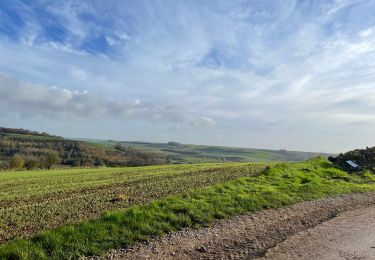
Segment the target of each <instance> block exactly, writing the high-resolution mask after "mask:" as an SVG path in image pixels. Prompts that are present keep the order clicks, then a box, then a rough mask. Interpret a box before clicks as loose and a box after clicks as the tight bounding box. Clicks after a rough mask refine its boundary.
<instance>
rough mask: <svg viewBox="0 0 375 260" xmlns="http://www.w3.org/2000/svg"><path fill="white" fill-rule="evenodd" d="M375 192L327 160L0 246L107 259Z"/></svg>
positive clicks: (20, 255)
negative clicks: (169, 235)
mask: <svg viewBox="0 0 375 260" xmlns="http://www.w3.org/2000/svg"><path fill="white" fill-rule="evenodd" d="M365 191H375V185H374V179H373V178H372V177H371V176H370V175H367V174H365V175H363V176H355V175H348V174H347V173H345V172H342V171H340V170H338V169H335V168H333V167H332V165H331V164H330V163H329V162H328V161H326V160H324V159H314V160H310V161H308V162H304V163H283V164H277V165H274V166H271V167H270V168H268V169H267V170H265V171H264V173H263V174H262V175H261V176H258V177H243V178H239V179H236V180H233V181H228V182H225V183H222V184H218V185H214V186H211V187H207V188H203V189H196V190H194V191H191V192H187V193H183V194H180V195H176V196H172V197H169V198H167V199H163V200H157V201H154V202H151V203H149V204H146V205H142V206H132V207H130V208H127V209H123V210H116V211H111V212H107V213H105V214H104V215H102V217H100V218H99V219H95V220H90V221H85V222H83V223H80V224H76V225H67V226H62V227H60V228H57V229H54V230H51V231H45V232H43V233H41V234H39V235H36V236H34V237H31V238H29V239H18V240H13V241H10V242H8V243H6V244H3V245H1V246H0V258H5V259H35V258H38V259H68V258H78V257H80V256H83V255H101V254H103V253H105V252H106V251H107V250H109V249H112V248H121V247H127V246H129V245H133V244H135V243H136V242H139V241H144V240H147V239H149V238H150V237H152V236H160V235H163V234H165V233H166V232H169V231H173V230H178V229H181V228H185V227H199V226H202V225H207V224H208V223H210V222H212V221H213V220H215V219H219V218H225V217H229V216H232V215H235V214H242V213H246V212H251V211H256V210H260V209H265V208H276V207H282V206H286V205H290V204H292V203H296V202H299V201H304V200H312V199H318V198H322V197H326V196H334V195H339V194H343V193H351V192H365Z"/></svg>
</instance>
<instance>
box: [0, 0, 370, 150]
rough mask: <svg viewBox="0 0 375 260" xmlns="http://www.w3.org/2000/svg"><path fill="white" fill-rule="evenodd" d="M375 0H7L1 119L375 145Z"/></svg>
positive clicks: (168, 136) (1, 32) (151, 137)
mask: <svg viewBox="0 0 375 260" xmlns="http://www.w3.org/2000/svg"><path fill="white" fill-rule="evenodd" d="M374 13H375V1H368V0H364V1H360V0H359V1H358V0H352V1H345V0H337V1H328V0H321V1H319V0H311V1H309V0H301V1H292V0H290V1H289V0H288V1H287V0H279V1H276V0H270V1H263V0H259V1H257V0H217V1H212V0H144V1H142V0H137V1H133V0H129V1H126V0H119V1H108V0H106V1H105V0H102V1H90V0H87V1H83V0H77V1H73V0H61V1H46V0H39V1H38V0H36V1H32V0H28V1H27V0H24V1H20V0H12V1H1V2H0V125H3V126H9V127H22V128H28V129H33V130H38V131H47V132H50V133H53V134H58V135H62V136H67V137H90V138H104V139H116V140H143V141H155V142H166V141H171V140H173V141H179V142H184V143H196V144H212V145H228V146H242V147H257V148H275V149H280V148H285V149H290V150H305V151H327V152H339V151H344V150H347V149H351V148H355V147H365V146H371V145H372V146H373V145H375V138H374V137H375V131H374V130H375V16H374Z"/></svg>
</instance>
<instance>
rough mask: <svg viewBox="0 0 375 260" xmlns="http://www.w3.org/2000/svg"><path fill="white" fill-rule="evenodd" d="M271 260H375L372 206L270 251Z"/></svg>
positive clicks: (289, 239) (327, 223)
mask: <svg viewBox="0 0 375 260" xmlns="http://www.w3.org/2000/svg"><path fill="white" fill-rule="evenodd" d="M263 259H264V260H270V259H278V260H283V259H285V260H286V259H301V260H304V259H306V260H307V259H309V260H310V259H311V260H321V259H332V260H334V259H353V260H354V259H361V260H370V259H371V260H374V259H375V206H372V207H367V208H363V209H357V210H352V211H348V212H344V213H342V214H340V215H339V216H337V217H336V218H333V219H331V220H329V221H327V222H324V223H322V224H320V225H318V226H316V227H314V228H311V229H308V230H306V231H302V232H299V233H297V234H296V235H294V236H291V237H289V238H288V239H286V240H285V241H283V242H281V243H280V244H278V245H277V246H276V247H274V248H272V249H270V250H269V251H268V252H267V253H266V257H264V258H263Z"/></svg>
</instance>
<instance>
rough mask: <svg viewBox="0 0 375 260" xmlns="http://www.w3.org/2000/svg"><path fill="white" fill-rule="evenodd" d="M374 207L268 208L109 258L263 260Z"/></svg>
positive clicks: (339, 200) (332, 202)
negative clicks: (287, 243)
mask: <svg viewBox="0 0 375 260" xmlns="http://www.w3.org/2000/svg"><path fill="white" fill-rule="evenodd" d="M374 205H375V193H364V194H354V195H346V196H340V197H336V198H325V199H321V200H318V201H311V202H302V203H298V204H295V205H293V206H290V207H286V208H281V209H268V210H262V211H259V212H256V213H251V214H247V215H242V216H236V217H233V218H231V219H227V220H220V221H217V222H216V223H214V224H213V225H212V226H211V227H206V228H201V229H199V230H183V231H178V232H173V233H170V234H167V235H165V236H164V237H162V238H158V239H156V240H154V241H152V242H148V243H144V244H140V245H138V246H136V247H134V248H129V249H122V250H113V251H112V252H110V253H108V255H106V256H105V257H103V258H111V259H253V258H259V257H263V256H264V255H265V254H266V252H267V250H268V249H270V248H272V247H275V246H276V245H277V244H278V243H280V242H282V241H284V240H285V239H287V238H288V237H291V236H292V235H293V234H296V233H297V232H300V231H303V230H306V229H309V228H312V227H314V226H316V225H318V224H320V223H322V222H325V221H327V220H330V219H332V218H334V217H335V216H337V215H338V214H339V213H342V212H345V211H348V210H354V209H361V208H366V207H369V206H374ZM300 243H302V242H300ZM374 246H375V245H374ZM270 257H271V256H270ZM271 259H277V258H271ZM297 259H298V258H297Z"/></svg>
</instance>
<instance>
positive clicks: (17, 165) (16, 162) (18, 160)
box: [9, 154, 25, 169]
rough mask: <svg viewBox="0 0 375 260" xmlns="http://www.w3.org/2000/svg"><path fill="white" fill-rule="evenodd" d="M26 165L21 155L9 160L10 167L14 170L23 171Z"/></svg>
mask: <svg viewBox="0 0 375 260" xmlns="http://www.w3.org/2000/svg"><path fill="white" fill-rule="evenodd" d="M24 165H25V159H24V158H23V157H22V156H21V155H19V154H16V155H13V156H12V157H11V158H10V160H9V167H10V168H12V169H21V168H23V166H24Z"/></svg>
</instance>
